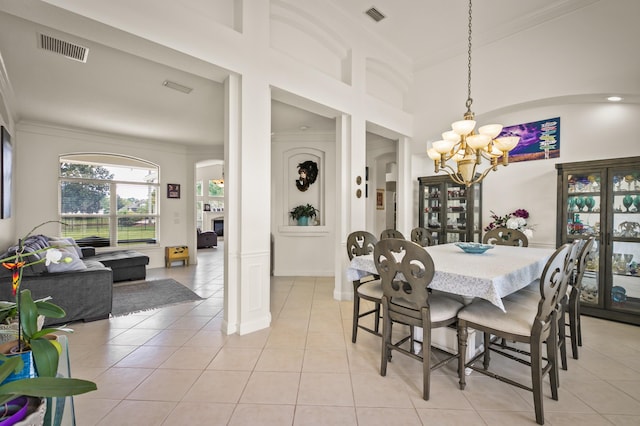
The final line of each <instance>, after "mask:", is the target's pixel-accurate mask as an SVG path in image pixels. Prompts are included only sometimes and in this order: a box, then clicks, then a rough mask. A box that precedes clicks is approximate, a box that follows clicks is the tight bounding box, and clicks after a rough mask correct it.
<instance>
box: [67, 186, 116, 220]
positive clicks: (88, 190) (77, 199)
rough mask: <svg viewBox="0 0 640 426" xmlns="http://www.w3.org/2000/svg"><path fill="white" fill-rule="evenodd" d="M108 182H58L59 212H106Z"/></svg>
mask: <svg viewBox="0 0 640 426" xmlns="http://www.w3.org/2000/svg"><path fill="white" fill-rule="evenodd" d="M109 198H110V190H109V184H108V183H104V184H95V183H86V182H69V181H62V182H60V200H61V204H60V206H61V210H62V211H61V213H62V214H65V213H75V214H95V213H100V214H108V213H109Z"/></svg>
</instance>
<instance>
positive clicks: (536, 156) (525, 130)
mask: <svg viewBox="0 0 640 426" xmlns="http://www.w3.org/2000/svg"><path fill="white" fill-rule="evenodd" d="M500 136H520V142H518V145H516V147H515V148H514V149H513V150H512V151H511V152H509V162H510V163H511V162H514V163H515V162H517V161H529V160H547V159H549V158H558V157H559V156H560V117H556V118H549V119H547V120H540V121H534V122H532V123H524V124H518V125H515V126H505V127H504V128H503V129H502V132H501V133H500Z"/></svg>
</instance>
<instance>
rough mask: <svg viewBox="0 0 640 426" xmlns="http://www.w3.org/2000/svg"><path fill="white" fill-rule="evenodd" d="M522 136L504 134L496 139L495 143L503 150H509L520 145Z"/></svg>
mask: <svg viewBox="0 0 640 426" xmlns="http://www.w3.org/2000/svg"><path fill="white" fill-rule="evenodd" d="M519 141H520V138H519V137H518V136H503V137H501V138H497V139H496V140H495V142H494V143H495V145H496V146H497V147H498V149H499V150H500V151H502V152H509V151H511V150H512V149H513V148H515V147H516V145H518V142H519Z"/></svg>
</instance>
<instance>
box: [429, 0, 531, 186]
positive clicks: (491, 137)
mask: <svg viewBox="0 0 640 426" xmlns="http://www.w3.org/2000/svg"><path fill="white" fill-rule="evenodd" d="M468 54H469V60H468V62H467V70H468V74H467V75H468V80H467V102H466V107H467V112H465V113H464V119H463V120H460V121H456V122H454V123H453V124H451V130H449V131H446V132H444V133H443V134H442V140H439V141H436V142H433V143H432V144H431V148H429V149H428V150H427V155H428V156H429V158H431V159H432V160H433V162H434V164H435V172H436V173H439V172H440V171H444V172H446V173H447V174H448V175H449V176H450V177H451V179H452V180H453V181H454V182H456V183H458V184H460V185H465V186H467V187H470V186H471V185H473V184H474V183H478V182H480V181H481V180H482V179H484V177H485V176H486V175H487V174H488V173H489V172H490V171H496V170H498V165H499V164H502V165H503V166H506V165H508V164H509V151H511V150H512V149H513V148H515V147H516V145H517V144H518V142H519V141H520V138H519V137H518V136H503V137H497V136H498V135H499V134H500V132H501V131H502V125H501V124H488V125H485V126H482V127H479V128H478V131H477V132H475V131H474V128H475V127H476V122H475V120H474V115H473V112H472V111H471V104H472V103H473V99H472V98H471V0H469V50H468ZM500 157H502V161H500V162H499V161H498V160H499V158H500ZM483 158H484V159H486V160H488V161H489V165H488V166H487V168H486V169H485V170H484V171H482V172H480V171H479V170H478V169H479V166H480V165H481V164H482V159H483Z"/></svg>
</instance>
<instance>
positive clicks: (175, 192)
mask: <svg viewBox="0 0 640 426" xmlns="http://www.w3.org/2000/svg"><path fill="white" fill-rule="evenodd" d="M167 198H180V184H179V183H168V184H167Z"/></svg>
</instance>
